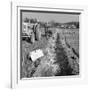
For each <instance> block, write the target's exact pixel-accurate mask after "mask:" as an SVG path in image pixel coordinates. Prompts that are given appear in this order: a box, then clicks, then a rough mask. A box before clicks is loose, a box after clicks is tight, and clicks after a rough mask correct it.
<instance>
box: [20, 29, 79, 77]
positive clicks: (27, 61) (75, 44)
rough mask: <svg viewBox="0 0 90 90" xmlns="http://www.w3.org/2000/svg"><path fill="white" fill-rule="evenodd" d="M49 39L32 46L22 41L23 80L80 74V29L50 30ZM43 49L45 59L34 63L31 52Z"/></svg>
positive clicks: (42, 58) (43, 39)
mask: <svg viewBox="0 0 90 90" xmlns="http://www.w3.org/2000/svg"><path fill="white" fill-rule="evenodd" d="M50 29H51V30H52V31H53V34H52V36H51V37H50V38H49V39H46V38H45V37H43V38H42V39H41V40H39V41H36V42H35V43H33V44H31V43H28V42H27V41H23V40H22V50H21V51H22V52H21V53H22V57H21V63H22V65H21V78H31V77H49V76H67V75H78V74H79V29H60V28H50ZM37 49H41V50H42V51H43V53H44V57H41V58H39V59H37V60H36V61H35V62H33V61H32V60H31V58H30V56H29V52H32V51H34V50H37Z"/></svg>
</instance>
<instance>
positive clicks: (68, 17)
mask: <svg viewBox="0 0 90 90" xmlns="http://www.w3.org/2000/svg"><path fill="white" fill-rule="evenodd" d="M26 17H27V18H29V19H30V18H36V19H37V20H40V21H43V22H48V21H55V22H59V23H66V22H71V21H79V14H64V13H45V12H44V13H40V12H22V19H24V18H26Z"/></svg>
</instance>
